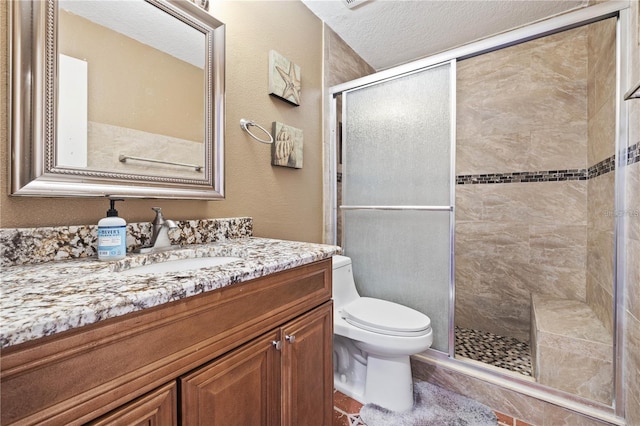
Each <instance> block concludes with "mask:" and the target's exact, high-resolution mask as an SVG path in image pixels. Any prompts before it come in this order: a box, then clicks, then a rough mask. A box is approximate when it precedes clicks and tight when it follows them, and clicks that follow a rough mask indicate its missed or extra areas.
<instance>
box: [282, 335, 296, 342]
mask: <svg viewBox="0 0 640 426" xmlns="http://www.w3.org/2000/svg"><path fill="white" fill-rule="evenodd" d="M284 338H285V339H286V341H287V342H289V343H293V342H295V341H296V336H295V335H293V334H291V335H289V334H287V335H286V336H284Z"/></svg>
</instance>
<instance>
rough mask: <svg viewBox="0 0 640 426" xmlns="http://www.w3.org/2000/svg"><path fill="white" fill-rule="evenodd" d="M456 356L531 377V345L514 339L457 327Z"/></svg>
mask: <svg viewBox="0 0 640 426" xmlns="http://www.w3.org/2000/svg"><path fill="white" fill-rule="evenodd" d="M456 356H462V357H465V358H469V359H473V360H475V361H480V362H484V363H486V364H490V365H493V366H495V367H499V368H505V369H507V370H509V371H513V372H516V373H520V374H522V375H524V376H528V377H531V352H530V350H529V344H528V343H526V342H522V341H520V340H518V339H515V338H513V337H505V336H499V335H497V334H493V333H489V332H485V331H480V330H472V329H468V328H461V327H456Z"/></svg>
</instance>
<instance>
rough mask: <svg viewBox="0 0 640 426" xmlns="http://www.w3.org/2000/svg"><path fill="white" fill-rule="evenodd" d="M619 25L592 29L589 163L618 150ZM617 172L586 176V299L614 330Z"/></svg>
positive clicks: (598, 24)
mask: <svg viewBox="0 0 640 426" xmlns="http://www.w3.org/2000/svg"><path fill="white" fill-rule="evenodd" d="M615 25H616V23H615V20H614V19H607V20H606V21H601V22H596V23H594V24H591V25H589V28H588V33H587V37H588V42H587V47H588V60H587V70H588V73H587V122H588V132H587V141H588V143H587V165H588V166H593V165H595V164H599V163H601V162H603V161H606V160H607V159H609V158H612V157H613V155H614V153H615V111H616V108H615V102H616V97H615V93H616V79H615V76H616V69H615V64H616V57H615V52H616V49H615V46H616V30H615V28H616V27H615ZM590 172H592V171H591V170H590ZM596 175H597V176H596ZM614 175H615V173H614V172H612V171H611V172H608V173H602V174H598V173H597V172H596V173H593V172H592V175H591V176H590V179H589V180H588V182H587V209H588V217H587V281H586V297H587V304H588V305H589V306H590V307H591V309H592V310H593V311H594V312H595V313H596V315H597V316H598V318H599V319H600V321H602V323H603V324H604V326H605V327H606V328H607V329H608V330H609V331H610V332H612V333H613V254H614V253H613V247H614V238H613V233H614V219H615V214H613V212H614V208H615V200H614V184H615V181H614Z"/></svg>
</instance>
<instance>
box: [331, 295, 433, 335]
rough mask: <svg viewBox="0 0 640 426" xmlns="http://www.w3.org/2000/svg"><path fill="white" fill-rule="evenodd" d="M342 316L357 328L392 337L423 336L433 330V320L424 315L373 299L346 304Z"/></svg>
mask: <svg viewBox="0 0 640 426" xmlns="http://www.w3.org/2000/svg"><path fill="white" fill-rule="evenodd" d="M340 316H341V317H342V318H344V320H345V321H347V322H348V323H349V324H351V325H353V326H355V327H358V328H362V329H364V330H368V331H372V332H374V333H380V334H387V335H391V336H421V335H423V334H425V333H428V332H429V331H430V330H431V319H430V318H429V317H428V316H426V315H424V314H423V313H421V312H418V311H416V310H415V309H411V308H409V307H407V306H404V305H400V304H398V303H393V302H389V301H387V300H381V299H374V298H371V297H360V298H358V299H356V300H354V301H353V302H351V303H348V304H346V305H345V306H343V307H342V308H341V309H340Z"/></svg>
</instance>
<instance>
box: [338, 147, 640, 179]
mask: <svg viewBox="0 0 640 426" xmlns="http://www.w3.org/2000/svg"><path fill="white" fill-rule="evenodd" d="M639 161H640V143H636V144H634V145H632V146H630V147H629V148H627V165H628V166H630V165H632V164H634V163H637V162H639ZM615 169H616V164H615V157H614V156H611V157H609V158H606V159H604V160H602V161H600V162H599V163H597V164H594V165H593V166H591V167H589V168H588V169H566V170H545V171H535V172H512V173H487V174H476V175H458V176H456V184H457V185H477V184H489V183H517V182H559V181H567V180H588V179H593V178H596V177H598V176H600V175H603V174H605V173H609V172H612V171H614V170H615ZM336 180H337V182H338V183H341V182H342V173H340V172H339V173H338V174H337V179H336Z"/></svg>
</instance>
